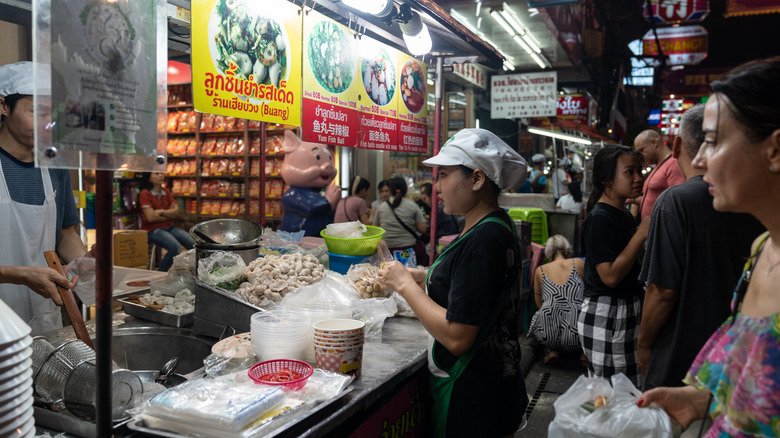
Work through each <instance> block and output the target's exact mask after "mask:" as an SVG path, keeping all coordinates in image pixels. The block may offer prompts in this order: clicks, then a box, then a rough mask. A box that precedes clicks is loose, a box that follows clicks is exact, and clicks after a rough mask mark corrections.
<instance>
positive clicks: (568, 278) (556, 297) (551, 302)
mask: <svg viewBox="0 0 780 438" xmlns="http://www.w3.org/2000/svg"><path fill="white" fill-rule="evenodd" d="M544 253H545V255H546V256H547V258H548V260H550V261H549V263H547V264H545V265H542V266H539V267H538V268H536V272H535V273H534V301H535V302H536V307H537V308H538V309H539V310H537V311H536V313H534V316H533V318H531V324H530V327H529V328H528V336H535V337H536V339H537V340H539V342H540V343H541V344H542V345H544V346H545V347H546V348H547V356H545V358H544V363H554V362H556V361H557V360H558V357H559V351H581V350H582V347H581V346H580V340H579V335H578V333H577V318H578V317H579V315H580V307H581V306H582V297H583V291H584V290H585V283H584V281H583V279H582V277H583V275H584V272H585V262H584V261H583V260H582V259H580V258H569V257H570V256H571V245H570V244H569V241H568V240H566V238H565V237H563V236H561V235H560V234H556V235H554V236H552V237H550V238H549V239H547V245H546V246H545V248H544Z"/></svg>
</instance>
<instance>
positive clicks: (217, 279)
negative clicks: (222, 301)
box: [198, 251, 246, 291]
mask: <svg viewBox="0 0 780 438" xmlns="http://www.w3.org/2000/svg"><path fill="white" fill-rule="evenodd" d="M244 275H246V262H244V259H242V258H241V256H239V255H238V254H236V253H234V252H227V251H217V252H215V253H213V254H211V255H210V256H208V257H206V258H205V259H201V260H200V261H198V278H199V279H200V281H202V282H204V283H206V284H208V285H211V286H217V287H221V288H222V289H225V290H231V291H233V290H236V288H237V287H238V285H239V284H241V281H242V280H243V279H244Z"/></svg>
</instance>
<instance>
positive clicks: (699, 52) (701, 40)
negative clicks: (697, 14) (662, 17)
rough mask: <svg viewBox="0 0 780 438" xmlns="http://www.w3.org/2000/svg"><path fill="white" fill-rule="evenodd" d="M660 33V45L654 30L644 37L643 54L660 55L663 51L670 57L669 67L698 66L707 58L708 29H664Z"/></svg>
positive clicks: (693, 27) (696, 27) (690, 27)
mask: <svg viewBox="0 0 780 438" xmlns="http://www.w3.org/2000/svg"><path fill="white" fill-rule="evenodd" d="M656 31H657V32H658V44H656V41H655V35H654V34H653V31H652V30H649V31H647V33H646V34H645V35H644V37H642V53H643V54H644V55H645V56H653V55H658V54H659V50H658V45H659V44H660V46H661V51H662V52H663V54H664V55H666V56H668V57H669V65H692V64H698V63H700V62H702V61H703V60H704V58H706V57H707V29H705V28H703V27H702V26H698V25H696V26H680V27H663V28H660V29H657V30H656Z"/></svg>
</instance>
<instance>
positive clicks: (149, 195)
mask: <svg viewBox="0 0 780 438" xmlns="http://www.w3.org/2000/svg"><path fill="white" fill-rule="evenodd" d="M164 182H165V175H164V174H163V173H162V172H144V173H143V175H142V176H141V192H140V193H139V194H138V209H139V210H140V211H141V229H144V230H146V231H147V232H148V239H149V243H153V244H155V245H157V246H161V247H163V248H165V250H166V251H167V252H166V254H165V256H164V257H163V258H162V260H160V267H159V270H160V271H167V270H168V269H170V268H171V266H172V265H173V257H174V256H176V255H178V254H179V251H180V250H181V248H182V247H184V248H185V249H192V248H193V247H194V246H195V241H194V240H193V239H192V237H190V235H189V234H188V233H187V232H186V231H184V230H182V229H181V228H179V227H176V226H174V225H173V222H172V220H173V219H175V218H177V217H178V216H179V206H178V205H177V203H176V200H175V199H173V194H172V193H171V191H170V190H168V189H166V188H165V187H164V186H163V183H164Z"/></svg>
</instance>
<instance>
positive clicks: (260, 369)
mask: <svg viewBox="0 0 780 438" xmlns="http://www.w3.org/2000/svg"><path fill="white" fill-rule="evenodd" d="M284 369H289V370H291V371H295V372H297V373H300V374H301V375H302V376H303V377H301V378H298V379H294V380H288V381H286V382H281V381H271V380H269V379H268V378H267V375H268V374H272V373H277V372H279V371H282V370H284ZM313 373H314V368H312V367H311V365H309V364H307V363H306V362H301V361H299V360H287V359H278V360H267V361H265V362H260V363H258V364H255V365H252V368H249V371H247V374H248V375H249V378H250V379H252V380H253V381H254V382H255V383H262V384H263V385H274V386H282V387H284V388H287V389H291V390H296V389H301V388H303V387H304V386H305V385H306V380H308V379H309V377H311V375H312V374H313Z"/></svg>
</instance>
